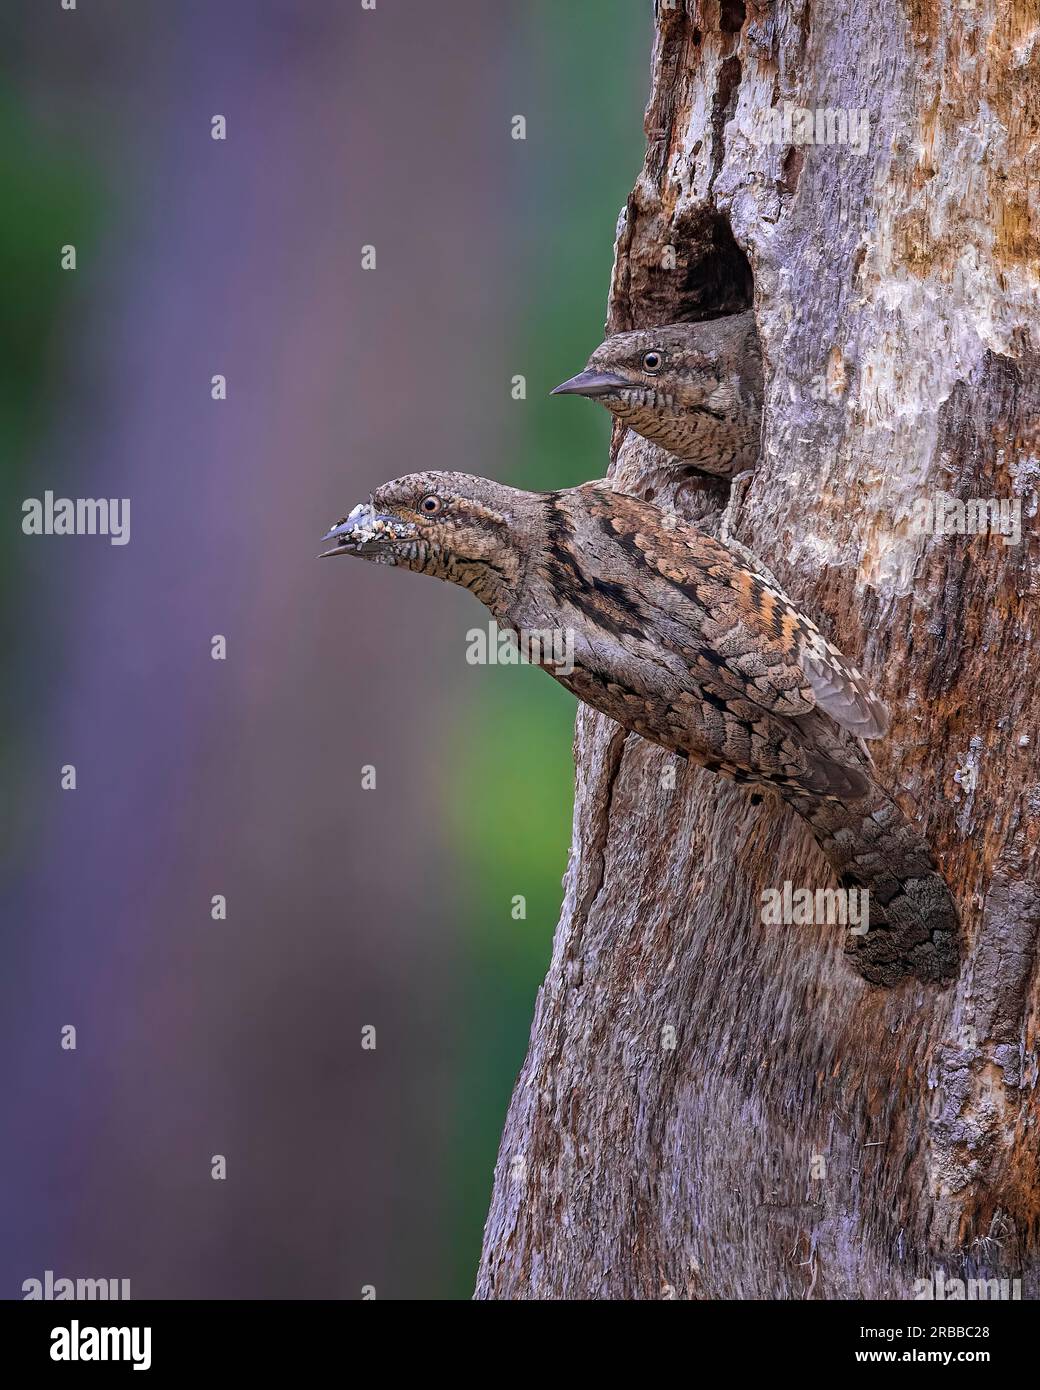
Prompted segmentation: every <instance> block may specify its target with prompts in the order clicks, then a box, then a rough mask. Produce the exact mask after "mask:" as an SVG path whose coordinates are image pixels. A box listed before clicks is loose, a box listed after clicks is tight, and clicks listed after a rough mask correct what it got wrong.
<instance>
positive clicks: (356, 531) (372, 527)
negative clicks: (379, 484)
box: [318, 502, 416, 560]
mask: <svg viewBox="0 0 1040 1390" xmlns="http://www.w3.org/2000/svg"><path fill="white" fill-rule="evenodd" d="M415 534H416V531H415V527H414V526H413V525H412V524H411V522H408V521H401V520H400V518H399V517H396V516H390V515H389V514H388V513H387V512H377V511H376V510H375V508H374V507H373V506H372V504H371V503H370V502H362V503H361V505H360V506H358V507H355V508H354V510H353V511H352V512H351V513H350V515H349V516H345V517H344V518H343V520H342V521H338V522H337V523H336V525H335V526H333V528H332V530H331V531H326V533H325V535H324V536H322V540H323V541H335V542H336V544H335V545H334V546H332V548H331V549H330V550H323V551H322V552H321V554H320V555H319V556H318V559H319V560H324V559H325V558H326V556H329V555H357V554H359V553H361V552H362V551H364V548H365V546H367V545H371V544H373V543H375V542H383V543H385V542H387V541H403V540H411V539H413V538H414V536H415Z"/></svg>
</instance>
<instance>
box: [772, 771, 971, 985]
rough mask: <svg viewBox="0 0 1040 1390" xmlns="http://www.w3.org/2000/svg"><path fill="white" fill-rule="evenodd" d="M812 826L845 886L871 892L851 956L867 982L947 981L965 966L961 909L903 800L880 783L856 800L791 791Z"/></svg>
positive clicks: (787, 797) (785, 793)
mask: <svg viewBox="0 0 1040 1390" xmlns="http://www.w3.org/2000/svg"><path fill="white" fill-rule="evenodd" d="M781 795H782V796H783V797H784V799H785V800H786V801H787V802H788V804H789V805H790V806H791V807H792V808H793V809H794V810H795V811H797V812H798V814H799V815H800V816H801V817H802V818H803V819H804V820H806V821H808V823H809V825H810V826H811V828H812V831H813V834H814V835H815V837H816V841H817V843H818V844H819V846H820V849H821V850H822V851H823V853H824V855H825V857H826V858H827V860H828V862H829V863H830V865H831V867H832V868H833V869H834V872H835V874H836V875H837V877H838V879H839V881H840V882H841V884H842V886H843V887H845V888H852V887H854V888H858V889H860V890H861V891H862V890H867V891H868V892H869V893H870V898H869V923H870V925H869V929H868V930H867V932H866V933H865V934H864V935H861V936H856V935H851V936H850V940H849V945H848V947H847V950H848V952H849V955H850V956H851V957H852V963H853V964H854V965H855V967H856V969H857V970H859V972H860V974H861V975H862V976H863V977H864V979H866V980H869V981H870V982H871V983H872V984H877V985H894V984H898V983H899V981H900V980H902V979H905V978H906V977H907V976H913V977H915V978H916V979H918V980H926V981H932V982H940V983H941V982H946V981H949V980H952V979H954V978H955V977H956V975H957V972H958V969H959V965H960V943H959V921H958V914H957V906H956V904H955V902H954V900H953V896H952V894H951V893H950V890H949V887H948V886H947V884H946V881H945V879H944V878H943V877H942V875H941V874H940V872H939V870H938V868H937V867H936V863H935V860H934V858H933V856H932V852H931V850H930V849H929V847H928V845H927V843H926V842H925V840H924V839H923V837H922V836H921V834H920V832H919V831H918V830H917V829H916V827H915V826H914V825H913V824H912V823H911V822H910V821H909V820H908V819H907V817H906V816H905V815H904V814H903V811H902V810H901V809H900V807H899V805H898V804H897V803H896V801H895V800H894V799H893V798H892V797H891V796H890V795H889V793H888V792H887V791H885V790H884V788H883V787H880V786H878V784H877V783H876V782H874V781H871V782H870V783H869V790H868V792H867V794H866V795H865V796H864V797H862V798H861V799H859V800H856V801H837V800H834V799H833V798H827V797H823V796H816V795H813V794H812V793H809V792H803V791H796V790H792V789H789V788H784V789H782V791H781Z"/></svg>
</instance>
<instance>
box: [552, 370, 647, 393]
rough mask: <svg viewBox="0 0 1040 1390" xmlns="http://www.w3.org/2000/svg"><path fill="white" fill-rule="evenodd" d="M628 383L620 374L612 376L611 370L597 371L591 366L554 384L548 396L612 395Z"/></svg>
mask: <svg viewBox="0 0 1040 1390" xmlns="http://www.w3.org/2000/svg"><path fill="white" fill-rule="evenodd" d="M628 385H629V383H628V382H627V381H626V380H625V379H624V377H621V376H614V375H613V373H611V372H599V371H596V370H594V369H593V368H587V369H586V370H585V371H583V372H579V373H578V375H577V376H572V377H571V379H570V380H569V381H561V382H560V384H559V386H555V387H554V388H553V389H552V390H551V391H550V392H549V395H550V396H589V397H590V398H594V397H596V396H613V395H616V394H617V392H618V391H623V390H624V389H625V388H626V387H627V386H628Z"/></svg>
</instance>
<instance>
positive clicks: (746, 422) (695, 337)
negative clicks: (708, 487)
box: [551, 310, 763, 478]
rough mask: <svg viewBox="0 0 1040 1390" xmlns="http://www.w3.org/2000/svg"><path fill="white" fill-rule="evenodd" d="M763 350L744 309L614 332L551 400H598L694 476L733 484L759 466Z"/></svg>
mask: <svg viewBox="0 0 1040 1390" xmlns="http://www.w3.org/2000/svg"><path fill="white" fill-rule="evenodd" d="M762 390H763V387H762V351H761V347H760V345H759V339H758V330H757V329H756V327H755V316H754V314H753V313H751V312H750V310H749V311H748V312H747V313H743V314H732V315H730V316H729V317H727V318H721V319H709V320H706V321H702V322H700V323H674V324H666V325H663V326H662V327H659V328H643V329H637V330H636V331H634V332H631V333H615V334H613V335H612V336H611V337H609V338H607V339H606V340H605V341H604V342H602V343H601V344H600V346H599V347H598V348H596V350H595V352H593V354H592V356H591V357H590V358H589V360H588V363H587V364H586V366H585V370H584V371H582V372H579V374H578V375H577V376H575V377H571V378H570V380H569V381H564V382H562V383H561V384H560V385H559V386H557V387H556V388H555V390H553V391H552V392H551V394H552V395H554V396H558V395H565V396H586V397H588V398H589V399H590V400H598V401H599V402H600V403H601V404H602V405H604V406H606V407H607V409H608V410H609V411H610V412H611V414H612V415H613V416H614V417H615V418H616V419H618V420H620V421H621V422H622V424H625V425H627V426H628V427H629V428H630V429H633V430H635V432H636V434H640V435H642V436H643V437H644V438H645V439H649V440H651V441H652V442H653V443H655V444H659V445H660V446H661V447H662V448H663V449H666V450H667V451H668V452H669V453H670V454H672V455H674V456H675V458H676V459H678V460H679V461H680V462H681V463H684V464H686V465H687V466H688V467H689V468H691V469H693V470H694V471H696V472H699V473H708V474H711V475H713V476H715V477H722V478H732V477H735V476H736V475H737V474H738V473H743V472H746V471H747V470H748V469H750V468H753V467H754V466H755V463H756V461H757V459H758V450H759V442H760V438H761V420H762Z"/></svg>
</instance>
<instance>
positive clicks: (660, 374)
mask: <svg viewBox="0 0 1040 1390" xmlns="http://www.w3.org/2000/svg"><path fill="white" fill-rule="evenodd" d="M701 327H702V326H701V325H699V324H690V323H680V324H669V325H666V326H663V327H661V328H640V329H637V330H636V331H635V332H633V333H615V334H613V335H612V336H611V337H609V338H607V339H606V340H605V341H604V342H602V343H600V345H599V347H598V348H597V349H596V350H595V352H594V353H593V354H592V356H591V357H590V358H589V360H588V362H587V363H586V364H585V370H584V371H583V372H579V373H578V375H577V376H572V377H571V378H570V380H569V381H564V382H561V383H560V385H559V386H557V387H556V388H555V389H554V390H553V391H551V392H550V395H553V396H587V397H589V399H590V400H597V401H600V402H601V403H602V404H603V405H605V406H606V407H607V409H608V410H612V411H618V410H623V409H624V408H625V407H626V406H629V405H631V404H633V403H639V404H642V403H645V402H646V400H647V397H648V393H650V396H651V398H652V399H653V398H656V399H658V400H660V399H661V398H666V399H667V402H668V404H674V405H676V406H679V407H686V408H688V409H696V408H697V407H703V406H704V404H705V402H706V401H708V399H709V397H711V395H712V393H713V392H717V391H718V388H719V385H720V383H721V381H722V380H723V378H724V377H725V375H726V368H725V366H724V364H723V362H722V361H721V360H720V359H721V352H720V348H719V345H718V344H717V343H716V342H715V341H714V338H713V335H712V334H711V333H710V332H702V331H699V330H700V329H701ZM704 327H707V325H705V326H704Z"/></svg>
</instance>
